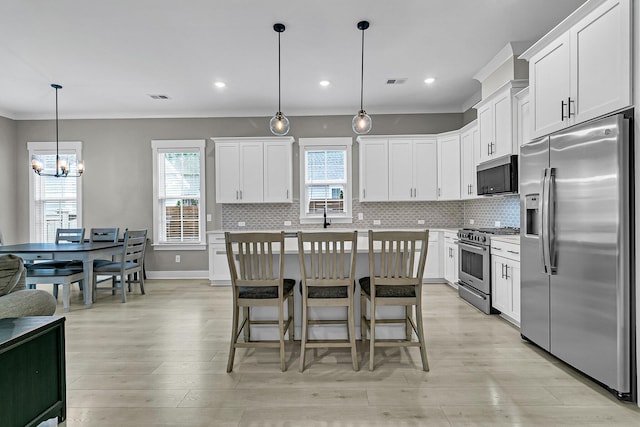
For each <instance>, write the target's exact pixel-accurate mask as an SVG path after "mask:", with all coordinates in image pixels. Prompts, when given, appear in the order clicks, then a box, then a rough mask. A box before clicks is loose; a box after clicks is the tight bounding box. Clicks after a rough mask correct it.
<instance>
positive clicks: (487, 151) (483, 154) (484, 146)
mask: <svg viewBox="0 0 640 427" xmlns="http://www.w3.org/2000/svg"><path fill="white" fill-rule="evenodd" d="M478 129H479V132H480V133H479V137H480V157H479V158H478V159H476V162H477V163H482V162H486V161H487V160H491V148H492V144H493V105H492V104H491V103H490V102H489V103H487V104H485V105H483V106H482V107H481V108H479V109H478Z"/></svg>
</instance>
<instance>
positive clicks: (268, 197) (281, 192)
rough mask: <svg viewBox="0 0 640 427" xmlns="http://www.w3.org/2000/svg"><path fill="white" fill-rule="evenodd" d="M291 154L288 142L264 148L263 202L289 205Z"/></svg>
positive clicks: (267, 145)
mask: <svg viewBox="0 0 640 427" xmlns="http://www.w3.org/2000/svg"><path fill="white" fill-rule="evenodd" d="M292 170H293V164H292V153H291V143H290V142H280V143H269V144H265V146H264V201H265V202H267V203H289V202H291V200H292V196H293V194H292V188H291V187H292V185H293V184H292V182H293V181H292Z"/></svg>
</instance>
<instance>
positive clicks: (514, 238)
mask: <svg viewBox="0 0 640 427" xmlns="http://www.w3.org/2000/svg"><path fill="white" fill-rule="evenodd" d="M491 240H492V241H493V240H495V241H497V242H506V243H513V244H516V245H519V244H520V235H519V234H516V235H511V236H495V237H491Z"/></svg>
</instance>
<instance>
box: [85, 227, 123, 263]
mask: <svg viewBox="0 0 640 427" xmlns="http://www.w3.org/2000/svg"><path fill="white" fill-rule="evenodd" d="M119 232H120V229H119V228H118V227H113V228H92V229H91V230H89V240H90V241H91V242H111V243H118V233H119ZM113 261H114V259H111V260H108V259H96V260H94V261H93V268H95V267H98V266H100V265H104V264H108V263H110V262H113Z"/></svg>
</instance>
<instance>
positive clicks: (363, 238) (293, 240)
mask: <svg viewBox="0 0 640 427" xmlns="http://www.w3.org/2000/svg"><path fill="white" fill-rule="evenodd" d="M350 230H351V229H349V228H346V227H342V228H334V229H326V230H324V229H322V228H313V229H307V230H304V229H303V230H302V231H308V232H311V231H314V232H315V231H326V232H327V233H331V232H339V231H350ZM372 230H374V231H386V230H416V231H420V230H424V228H402V227H398V228H375V229H372ZM233 231H234V232H247V233H249V232H255V231H262V232H274V231H275V232H279V231H280V230H233ZM284 231H285V241H284V253H285V254H297V253H298V239H297V231H298V230H284ZM357 231H358V253H368V252H369V235H368V229H361V230H357ZM429 231H430V232H445V231H448V232H457V231H458V229H457V228H429ZM223 232H224V230H211V231H207V234H216V233H223ZM378 250H379V248H377V247H374V252H377V251H378Z"/></svg>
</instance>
